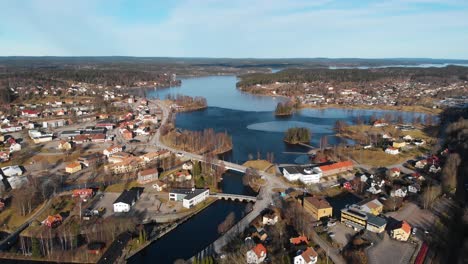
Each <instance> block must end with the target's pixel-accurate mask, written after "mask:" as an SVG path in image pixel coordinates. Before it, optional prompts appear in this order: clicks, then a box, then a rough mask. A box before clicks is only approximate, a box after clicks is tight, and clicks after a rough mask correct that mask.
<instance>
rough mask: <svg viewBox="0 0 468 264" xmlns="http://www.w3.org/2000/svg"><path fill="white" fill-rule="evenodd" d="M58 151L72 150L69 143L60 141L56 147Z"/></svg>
mask: <svg viewBox="0 0 468 264" xmlns="http://www.w3.org/2000/svg"><path fill="white" fill-rule="evenodd" d="M58 149H61V150H70V149H72V144H71V143H70V142H68V141H65V140H62V141H60V143H59V145H58Z"/></svg>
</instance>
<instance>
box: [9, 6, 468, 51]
mask: <svg viewBox="0 0 468 264" xmlns="http://www.w3.org/2000/svg"><path fill="white" fill-rule="evenodd" d="M115 55H119V56H148V57H223V58H314V57H330V58H403V57H404V58H444V59H468V0H385V1H378V0H223V1H221V0H138V1H137V0H78V1H77V0H70V1H69V0H14V1H9V0H0V56H115Z"/></svg>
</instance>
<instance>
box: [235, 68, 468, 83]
mask: <svg viewBox="0 0 468 264" xmlns="http://www.w3.org/2000/svg"><path fill="white" fill-rule="evenodd" d="M388 78H391V79H408V78H409V79H411V80H413V81H415V82H423V83H426V82H430V83H434V84H437V83H441V84H442V83H447V82H449V83H450V82H453V81H460V80H461V81H466V80H468V67H460V66H447V67H444V68H403V67H392V68H377V69H375V68H374V69H323V68H316V69H286V70H283V71H279V72H276V73H272V74H267V73H253V74H247V75H244V76H242V77H241V81H239V82H238V83H237V86H238V87H248V86H253V85H257V84H260V85H262V84H271V83H275V82H279V83H290V82H294V83H306V82H315V81H323V82H332V81H336V82H355V83H363V82H364V83H365V82H372V81H377V80H382V79H388Z"/></svg>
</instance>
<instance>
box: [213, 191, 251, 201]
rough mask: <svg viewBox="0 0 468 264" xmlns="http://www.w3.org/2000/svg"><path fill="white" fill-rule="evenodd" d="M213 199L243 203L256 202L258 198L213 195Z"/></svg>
mask: <svg viewBox="0 0 468 264" xmlns="http://www.w3.org/2000/svg"><path fill="white" fill-rule="evenodd" d="M210 196H211V197H214V198H218V199H224V200H232V201H236V200H238V201H241V202H256V201H257V197H255V196H248V195H239V194H228V193H213V194H210Z"/></svg>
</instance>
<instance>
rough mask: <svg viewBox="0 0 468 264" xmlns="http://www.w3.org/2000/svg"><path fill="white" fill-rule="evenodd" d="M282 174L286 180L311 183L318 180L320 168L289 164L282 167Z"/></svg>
mask: <svg viewBox="0 0 468 264" xmlns="http://www.w3.org/2000/svg"><path fill="white" fill-rule="evenodd" d="M283 175H284V177H285V178H286V179H287V180H288V181H301V182H303V183H305V184H312V183H318V182H319V181H320V178H321V177H322V170H320V168H319V167H302V166H289V167H284V168H283Z"/></svg>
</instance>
